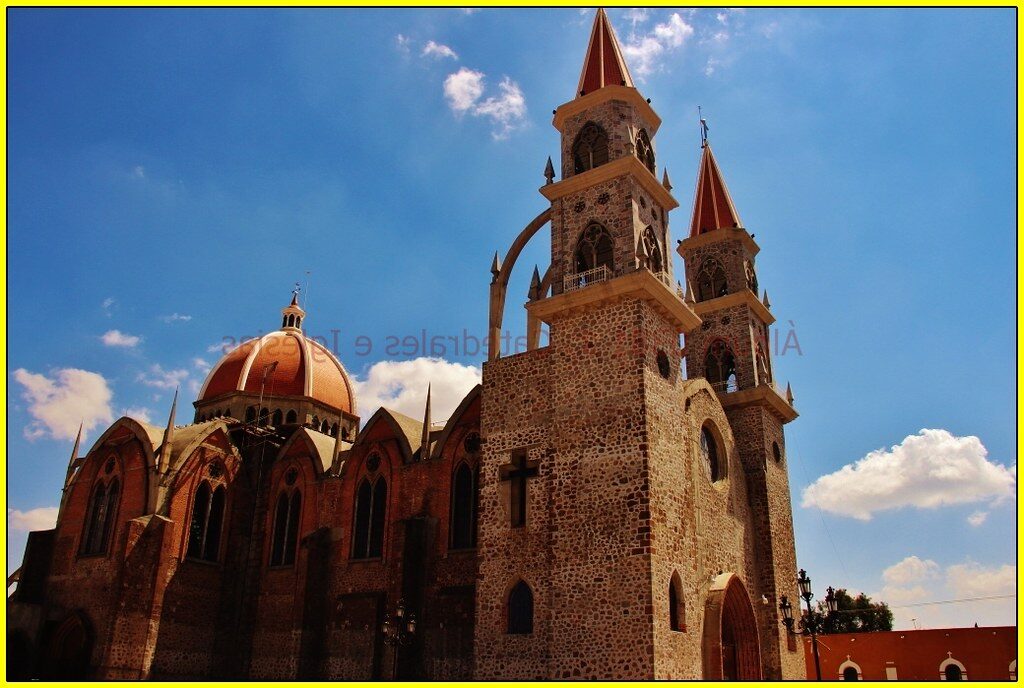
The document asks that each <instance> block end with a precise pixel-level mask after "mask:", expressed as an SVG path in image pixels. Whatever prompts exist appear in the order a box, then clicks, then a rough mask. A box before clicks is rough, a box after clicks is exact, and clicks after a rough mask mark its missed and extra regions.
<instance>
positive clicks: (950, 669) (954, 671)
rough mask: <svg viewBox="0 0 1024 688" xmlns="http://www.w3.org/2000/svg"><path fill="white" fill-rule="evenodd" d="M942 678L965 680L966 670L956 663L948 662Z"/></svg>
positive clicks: (946, 679) (945, 679)
mask: <svg viewBox="0 0 1024 688" xmlns="http://www.w3.org/2000/svg"><path fill="white" fill-rule="evenodd" d="M942 680H944V681H963V680H964V670H963V669H961V668H960V667H959V666H957V665H956V664H947V665H946V668H945V669H944V671H943V679H942Z"/></svg>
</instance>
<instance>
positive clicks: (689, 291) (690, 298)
mask: <svg viewBox="0 0 1024 688" xmlns="http://www.w3.org/2000/svg"><path fill="white" fill-rule="evenodd" d="M686 302H687V303H697V298H696V296H695V295H694V293H693V285H692V284H691V283H690V278H689V277H687V278H686Z"/></svg>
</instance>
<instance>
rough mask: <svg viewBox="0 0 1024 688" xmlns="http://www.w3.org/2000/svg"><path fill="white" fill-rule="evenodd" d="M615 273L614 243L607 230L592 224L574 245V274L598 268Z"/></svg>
mask: <svg viewBox="0 0 1024 688" xmlns="http://www.w3.org/2000/svg"><path fill="white" fill-rule="evenodd" d="M601 265H603V266H605V267H606V268H608V270H609V271H610V272H614V271H615V242H614V241H613V240H612V235H611V234H609V233H608V230H607V229H605V228H604V227H602V226H601V225H599V224H598V223H596V222H592V223H591V224H590V225H589V226H588V227H587V228H586V229H585V230H583V234H582V235H580V240H579V243H578V244H576V272H577V273H579V272H586V271H587V270H593V269H594V268H596V267H599V266H601Z"/></svg>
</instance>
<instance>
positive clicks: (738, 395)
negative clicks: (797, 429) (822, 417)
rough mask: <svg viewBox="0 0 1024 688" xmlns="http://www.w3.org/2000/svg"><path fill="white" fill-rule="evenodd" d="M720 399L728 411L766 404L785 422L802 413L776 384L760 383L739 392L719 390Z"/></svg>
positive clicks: (765, 405) (794, 418)
mask: <svg viewBox="0 0 1024 688" xmlns="http://www.w3.org/2000/svg"><path fill="white" fill-rule="evenodd" d="M718 400H719V401H721V402H722V406H723V408H725V410H726V411H731V410H733V409H741V408H746V407H748V406H764V407H767V409H768V411H769V412H770V413H772V414H774V415H775V416H777V417H778V418H779V419H780V420H782V422H783V423H789V422H790V421H793V420H796V418H797V417H798V416H799V415H800V414H799V413H797V412H796V409H795V408H793V407H792V406H790V405H789V403H787V402H786V400H785V399H783V398H782V395H781V394H779V392H778V390H776V389H775V386H774V385H758V386H757V387H751V388H749V389H741V390H739V391H738V392H719V393H718Z"/></svg>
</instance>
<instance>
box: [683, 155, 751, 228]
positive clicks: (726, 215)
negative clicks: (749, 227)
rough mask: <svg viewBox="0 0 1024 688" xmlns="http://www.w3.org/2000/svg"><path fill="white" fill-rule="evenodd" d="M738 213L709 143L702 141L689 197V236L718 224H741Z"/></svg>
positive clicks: (728, 225) (722, 225) (725, 225)
mask: <svg viewBox="0 0 1024 688" xmlns="http://www.w3.org/2000/svg"><path fill="white" fill-rule="evenodd" d="M741 226H742V223H741V222H740V216H739V213H737V212H736V206H734V205H733V203H732V197H731V196H730V195H729V189H728V187H726V185H725V180H724V179H722V172H721V171H720V170H719V169H718V163H717V162H715V156H714V154H713V153H712V152H711V144H705V145H704V150H703V152H702V153H701V157H700V171H699V172H698V173H697V193H696V194H695V196H694V199H693V217H692V219H691V220H690V236H691V237H695V236H697V235H698V234H703V233H705V232H711V231H714V230H716V229H721V228H722V227H741Z"/></svg>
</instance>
